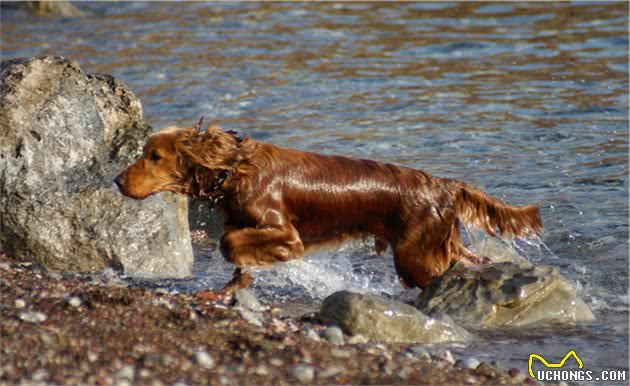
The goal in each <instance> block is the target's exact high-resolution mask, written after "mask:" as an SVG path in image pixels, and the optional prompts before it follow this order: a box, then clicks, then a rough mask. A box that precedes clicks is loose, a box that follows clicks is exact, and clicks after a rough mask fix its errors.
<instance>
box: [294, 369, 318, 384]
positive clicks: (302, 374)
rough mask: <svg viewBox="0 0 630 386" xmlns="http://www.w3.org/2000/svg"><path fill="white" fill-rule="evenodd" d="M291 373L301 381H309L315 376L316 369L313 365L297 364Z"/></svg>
mask: <svg viewBox="0 0 630 386" xmlns="http://www.w3.org/2000/svg"><path fill="white" fill-rule="evenodd" d="M291 373H292V374H293V376H294V377H295V378H297V380H298V381H300V382H301V383H309V382H311V381H313V378H315V370H314V369H313V368H312V367H311V366H303V365H297V366H295V367H293V370H291Z"/></svg>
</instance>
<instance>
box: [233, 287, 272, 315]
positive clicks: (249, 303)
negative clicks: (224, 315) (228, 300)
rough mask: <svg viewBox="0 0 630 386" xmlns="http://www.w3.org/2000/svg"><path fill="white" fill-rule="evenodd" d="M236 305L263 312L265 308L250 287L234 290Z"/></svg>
mask: <svg viewBox="0 0 630 386" xmlns="http://www.w3.org/2000/svg"><path fill="white" fill-rule="evenodd" d="M234 300H235V304H234V306H235V307H240V308H244V309H246V310H250V311H254V312H262V311H264V310H265V307H263V305H262V304H260V302H259V301H258V299H257V298H256V296H255V295H254V294H253V293H252V291H250V290H248V289H239V290H236V291H235V292H234Z"/></svg>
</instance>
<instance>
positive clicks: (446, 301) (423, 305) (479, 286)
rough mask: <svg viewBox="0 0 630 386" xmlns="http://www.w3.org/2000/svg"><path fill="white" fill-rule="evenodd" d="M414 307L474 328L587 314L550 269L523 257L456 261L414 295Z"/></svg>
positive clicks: (566, 319)
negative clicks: (484, 261) (471, 263)
mask: <svg viewBox="0 0 630 386" xmlns="http://www.w3.org/2000/svg"><path fill="white" fill-rule="evenodd" d="M416 307H417V308H418V309H419V310H420V311H422V312H426V313H428V314H441V313H446V314H448V315H449V316H451V317H452V318H453V319H455V320H456V321H458V322H459V323H461V324H463V325H468V326H475V327H499V326H523V325H528V324H534V323H540V322H549V321H554V322H561V323H568V322H569V323H570V322H578V321H588V320H592V319H593V313H592V312H591V310H590V309H589V308H588V306H587V305H586V304H585V303H584V302H583V301H582V300H581V299H579V298H578V297H577V296H576V293H575V290H574V289H573V287H572V286H571V285H570V284H569V282H567V280H566V279H564V278H563V277H562V276H561V275H560V274H559V273H558V271H557V270H556V269H554V268H552V267H549V266H541V267H534V266H532V265H530V264H528V263H524V262H519V263H515V262H502V263H495V264H488V265H483V266H473V267H466V266H463V265H456V266H455V267H453V269H451V270H449V271H447V272H446V273H445V274H444V275H443V276H442V277H441V278H440V279H439V280H435V281H434V282H433V283H432V284H431V285H430V286H429V287H428V288H427V289H426V290H424V291H422V293H420V294H419V295H418V298H417V299H416Z"/></svg>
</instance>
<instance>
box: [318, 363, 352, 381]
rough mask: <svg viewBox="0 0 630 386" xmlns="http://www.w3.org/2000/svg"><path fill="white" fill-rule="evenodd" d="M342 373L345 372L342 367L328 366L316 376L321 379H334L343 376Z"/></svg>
mask: <svg viewBox="0 0 630 386" xmlns="http://www.w3.org/2000/svg"><path fill="white" fill-rule="evenodd" d="M344 371H346V369H345V368H344V367H340V366H330V367H326V368H325V369H323V370H322V371H320V372H319V373H318V374H317V376H318V377H319V378H321V379H326V378H332V377H336V376H337V375H339V374H343V372H344Z"/></svg>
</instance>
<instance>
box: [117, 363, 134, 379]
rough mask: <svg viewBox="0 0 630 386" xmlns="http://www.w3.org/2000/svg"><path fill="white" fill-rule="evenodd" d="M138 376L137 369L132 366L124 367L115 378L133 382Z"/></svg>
mask: <svg viewBox="0 0 630 386" xmlns="http://www.w3.org/2000/svg"><path fill="white" fill-rule="evenodd" d="M135 375H136V368H135V367H134V366H132V365H126V366H123V367H122V368H121V369H120V370H118V371H116V374H114V376H115V377H116V378H118V379H127V380H129V381H133V377H134V376H135Z"/></svg>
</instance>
